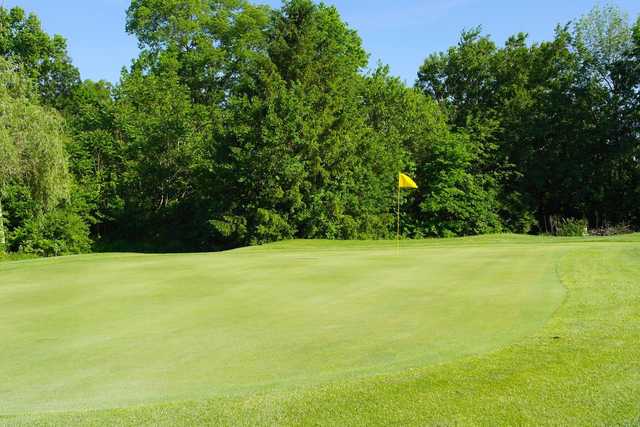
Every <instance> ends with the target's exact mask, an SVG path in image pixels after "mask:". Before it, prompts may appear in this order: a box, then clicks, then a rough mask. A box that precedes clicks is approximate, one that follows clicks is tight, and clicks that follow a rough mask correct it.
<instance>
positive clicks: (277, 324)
mask: <svg viewBox="0 0 640 427" xmlns="http://www.w3.org/2000/svg"><path fill="white" fill-rule="evenodd" d="M607 245H609V246H612V247H613V246H615V245H617V246H618V247H621V246H624V247H626V246H628V247H629V248H633V251H636V252H637V250H638V247H640V245H638V244H637V243H634V242H633V239H632V241H630V242H614V241H609V240H602V241H600V242H591V243H590V242H582V241H580V239H578V240H572V239H565V240H563V239H546V240H544V239H541V238H539V237H538V238H534V237H517V236H488V237H481V238H468V239H453V240H427V241H422V242H421V241H413V242H403V244H402V248H401V255H400V256H398V255H397V252H396V248H395V244H394V243H392V242H326V241H292V242H283V243H278V244H273V245H268V246H264V247H255V248H244V249H239V250H234V251H229V252H223V253H212V254H175V255H139V254H102V255H86V256H74V257H63V258H57V259H38V260H25V261H16V262H7V263H2V264H0V277H1V281H0V307H2V310H1V311H0V337H1V341H2V352H0V378H2V379H3V380H2V383H1V384H0V414H4V415H14V416H15V415H19V414H25V415H26V414H27V413H30V414H32V415H33V414H37V413H45V412H63V413H78V414H79V413H82V411H86V410H98V409H115V408H128V407H137V406H146V407H153V406H149V405H158V404H166V403H171V402H187V401H193V402H195V401H205V400H209V401H219V402H232V401H238V400H240V401H242V400H244V399H252V396H269V395H271V396H280V398H282V396H288V395H291V396H293V395H297V394H298V393H306V392H307V391H308V392H312V393H320V392H321V390H323V388H324V387H326V386H333V385H336V386H339V385H340V384H343V383H344V384H353V383H354V382H355V383H358V382H361V381H366V379H367V378H372V379H375V378H379V377H380V376H382V377H385V376H386V377H388V378H394V376H395V375H399V377H398V378H402V377H403V375H406V374H405V372H411V371H410V369H412V368H421V369H424V368H427V369H428V368H429V367H430V366H432V367H434V368H436V369H441V370H442V369H445V368H446V367H447V366H454V367H455V366H457V364H460V363H462V364H463V365H466V364H467V362H465V360H472V359H474V358H477V357H491V354H494V353H495V352H496V351H498V352H500V351H503V349H508V348H509V347H510V346H512V345H514V344H516V343H519V342H522V340H524V339H526V338H527V337H530V336H534V335H535V334H536V333H538V331H540V330H541V329H543V328H544V327H545V324H546V323H547V322H548V321H549V320H550V319H551V318H552V317H553V316H557V314H554V313H557V312H558V311H559V310H560V311H561V309H560V307H561V306H562V304H563V301H565V300H566V298H567V291H566V289H565V286H564V285H563V282H562V281H561V277H560V275H559V273H558V269H559V268H560V267H561V266H562V262H563V259H565V258H566V257H567V256H568V255H571V254H574V253H579V252H580V250H592V249H597V248H603V246H605V247H606V246H607ZM576 251H577V252H576ZM634 253H635V252H634ZM483 355H486V356H483ZM470 358H471V359H470ZM452 372H455V369H454V371H452ZM313 390H316V391H315V392H314V391H313ZM323 396H324V395H323ZM325 397H326V396H325ZM314 400H315V399H314ZM107 413H111V412H107ZM11 419H12V418H11V417H9V418H7V420H11ZM1 420H2V418H0V422H1ZM272 421H273V420H272Z"/></svg>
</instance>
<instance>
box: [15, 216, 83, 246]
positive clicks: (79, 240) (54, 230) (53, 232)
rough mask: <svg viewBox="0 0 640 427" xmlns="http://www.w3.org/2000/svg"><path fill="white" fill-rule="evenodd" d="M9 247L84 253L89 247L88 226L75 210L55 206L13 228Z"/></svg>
mask: <svg viewBox="0 0 640 427" xmlns="http://www.w3.org/2000/svg"><path fill="white" fill-rule="evenodd" d="M11 240H12V243H11V246H13V247H17V248H18V250H19V251H20V252H23V253H26V254H35V255H39V256H57V255H68V254H78V253H85V252H89V251H90V250H91V243H92V242H91V238H90V237H89V226H88V225H87V224H86V223H85V222H84V221H83V220H82V218H81V217H80V216H79V215H78V214H77V213H75V212H69V211H67V210H63V209H57V210H54V211H52V212H48V213H45V214H41V215H38V216H36V217H33V218H31V219H30V220H28V221H27V222H25V223H24V225H23V226H21V227H19V228H17V229H16V230H14V231H13V233H12V235H11Z"/></svg>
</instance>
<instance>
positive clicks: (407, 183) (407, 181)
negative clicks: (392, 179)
mask: <svg viewBox="0 0 640 427" xmlns="http://www.w3.org/2000/svg"><path fill="white" fill-rule="evenodd" d="M398 188H418V186H417V185H416V183H415V182H414V181H413V180H412V179H411V178H409V177H408V176H407V175H405V174H403V173H400V178H399V180H398Z"/></svg>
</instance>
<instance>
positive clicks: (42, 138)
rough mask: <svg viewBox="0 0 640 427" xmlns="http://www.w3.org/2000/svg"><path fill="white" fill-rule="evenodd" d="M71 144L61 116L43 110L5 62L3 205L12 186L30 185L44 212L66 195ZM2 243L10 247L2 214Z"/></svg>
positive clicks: (0, 145)
mask: <svg viewBox="0 0 640 427" xmlns="http://www.w3.org/2000/svg"><path fill="white" fill-rule="evenodd" d="M65 141H66V137H65V134H64V131H63V121H62V119H61V117H60V115H59V114H58V113H57V112H55V111H52V110H51V109H49V108H47V107H42V106H40V105H39V104H38V101H37V96H36V95H35V93H34V89H33V86H32V84H31V82H30V80H29V79H27V78H25V77H23V76H22V75H21V72H20V68H19V67H18V66H17V65H15V64H13V63H11V62H8V61H6V60H4V59H2V58H0V203H1V199H2V196H3V192H4V191H5V189H6V187H7V186H8V185H9V184H10V183H20V184H22V185H24V186H26V187H27V188H28V189H29V191H30V193H31V197H32V198H33V200H35V201H36V202H37V204H38V207H39V209H41V210H43V211H44V210H50V209H52V208H53V207H55V205H56V204H57V202H58V201H60V200H61V199H62V198H64V197H66V196H67V194H68V188H69V187H68V186H69V175H68V172H67V158H66V153H65V151H64V145H65ZM0 212H2V209H1V207H0ZM0 243H2V245H4V244H5V243H6V237H5V231H4V224H3V219H2V216H1V215H0Z"/></svg>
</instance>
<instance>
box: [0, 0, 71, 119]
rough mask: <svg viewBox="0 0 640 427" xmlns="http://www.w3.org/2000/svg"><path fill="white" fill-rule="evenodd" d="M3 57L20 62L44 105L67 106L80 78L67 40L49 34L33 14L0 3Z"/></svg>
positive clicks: (0, 40) (1, 50)
mask: <svg viewBox="0 0 640 427" xmlns="http://www.w3.org/2000/svg"><path fill="white" fill-rule="evenodd" d="M0 57H3V58H5V59H10V60H11V61H12V62H14V63H17V64H21V65H22V70H23V73H25V75H26V76H27V77H28V78H30V79H31V80H33V81H34V82H36V84H37V88H38V93H39V94H40V96H41V99H42V101H43V103H44V104H47V105H50V106H54V107H56V108H59V109H61V108H64V106H65V105H66V99H67V98H68V97H69V96H70V94H71V91H72V90H73V88H74V87H75V86H76V85H77V84H78V83H79V81H80V74H79V72H78V70H77V69H76V68H75V67H74V66H73V64H72V63H71V60H70V59H69V56H68V54H67V43H66V40H65V39H64V38H63V37H61V36H59V35H55V36H49V35H48V34H47V33H46V32H44V31H43V30H42V27H41V24H40V20H39V19H38V17H37V16H36V15H34V14H30V15H28V16H27V15H26V14H25V12H24V10H22V9H21V8H19V7H14V8H12V9H10V10H7V9H5V8H4V7H2V6H0Z"/></svg>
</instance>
